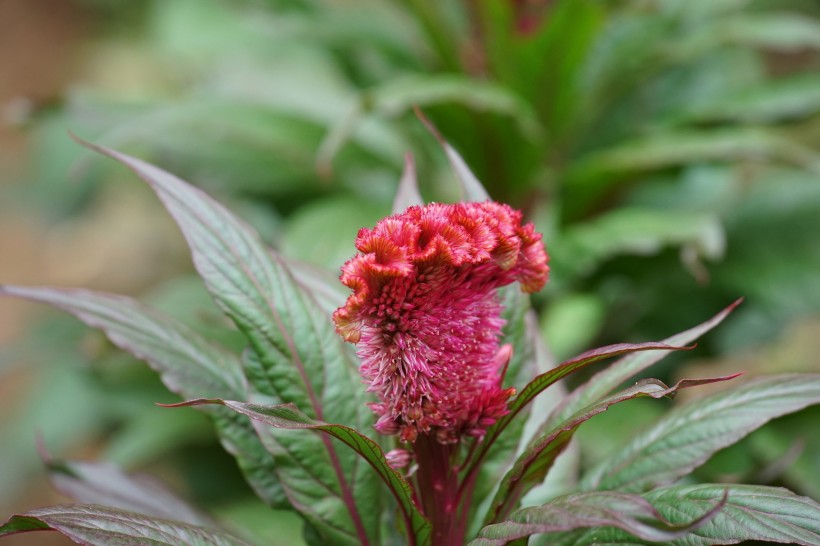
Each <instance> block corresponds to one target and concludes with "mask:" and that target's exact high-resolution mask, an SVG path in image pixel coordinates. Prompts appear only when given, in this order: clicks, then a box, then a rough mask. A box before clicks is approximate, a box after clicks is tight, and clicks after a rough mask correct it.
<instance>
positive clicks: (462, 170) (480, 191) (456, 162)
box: [415, 108, 490, 203]
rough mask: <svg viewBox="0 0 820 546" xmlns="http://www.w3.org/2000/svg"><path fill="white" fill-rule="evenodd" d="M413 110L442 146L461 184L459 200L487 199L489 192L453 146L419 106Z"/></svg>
mask: <svg viewBox="0 0 820 546" xmlns="http://www.w3.org/2000/svg"><path fill="white" fill-rule="evenodd" d="M415 111H416V116H418V118H419V119H420V120H421V122H422V123H423V124H424V126H425V127H427V129H428V130H429V131H430V132H431V133H433V136H435V137H436V139H437V140H438V141H439V144H441V147H442V148H444V154H445V155H446V156H447V161H449V162H450V167H452V169H453V173H455V175H456V180H457V181H458V183H459V185H460V186H461V200H462V201H464V202H468V203H469V202H481V201H489V199H490V194H488V193H487V190H486V189H484V186H483V185H482V184H481V182H479V181H478V178H476V175H474V174H473V171H471V170H470V167H468V166H467V163H466V162H465V161H464V159H463V158H462V157H461V155H460V154H459V153H458V152H457V151H456V150H455V148H453V147H452V146H450V144H449V143H448V142H447V140H445V138H444V137H443V136H442V134H441V133H440V132H439V130H438V129H437V128H436V126H435V125H433V123H432V122H431V121H430V120H429V119H427V116H425V115H424V114H423V113H422V111H421V110H420V109H419V108H416V109H415Z"/></svg>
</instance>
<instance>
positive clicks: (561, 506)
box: [470, 492, 726, 546]
mask: <svg viewBox="0 0 820 546" xmlns="http://www.w3.org/2000/svg"><path fill="white" fill-rule="evenodd" d="M725 502H726V498H725V497H724V498H723V499H718V500H717V502H712V503H711V506H708V507H706V509H704V510H701V512H700V513H699V514H697V515H696V516H693V517H691V518H689V519H688V521H686V522H685V523H683V524H675V523H673V522H671V521H669V520H667V519H665V518H664V517H663V515H661V513H660V512H659V511H658V510H656V509H655V507H654V506H652V504H651V503H650V502H648V501H647V500H646V499H644V498H643V497H640V496H638V495H628V494H625V493H611V492H596V493H576V494H574V495H567V496H565V497H560V498H557V499H555V500H553V501H552V502H549V503H547V504H545V505H543V506H532V507H529V508H522V509H520V510H516V511H515V512H513V513H512V514H510V517H509V518H508V519H507V520H506V521H504V522H502V523H496V524H494V525H488V526H487V527H484V528H483V529H482V530H481V532H480V533H479V538H477V539H476V540H474V541H472V542H470V546H503V545H504V544H507V543H509V542H512V541H514V540H518V539H524V538H527V537H529V536H530V535H534V534H536V533H551V532H559V531H569V530H572V529H578V528H590V527H592V528H599V527H615V528H618V529H622V530H624V531H626V532H627V533H629V534H631V535H633V536H635V537H639V538H641V539H643V540H647V541H650V542H669V541H671V540H674V539H677V538H681V537H684V536H686V535H687V534H688V533H689V532H690V531H692V530H694V529H697V528H698V527H700V526H701V525H703V524H704V523H706V522H708V521H709V520H710V519H712V518H713V517H715V514H717V513H718V512H719V511H720V509H721V508H722V507H723V505H724V503H725Z"/></svg>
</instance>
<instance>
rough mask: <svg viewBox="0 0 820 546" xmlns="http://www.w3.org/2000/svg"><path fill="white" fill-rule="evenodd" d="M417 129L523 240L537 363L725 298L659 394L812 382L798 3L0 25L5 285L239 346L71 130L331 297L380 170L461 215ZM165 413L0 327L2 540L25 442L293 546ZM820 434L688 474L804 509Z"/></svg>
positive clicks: (323, 9) (197, 431)
mask: <svg viewBox="0 0 820 546" xmlns="http://www.w3.org/2000/svg"><path fill="white" fill-rule="evenodd" d="M414 105H418V106H420V107H421V108H422V109H423V110H424V112H425V113H426V114H427V115H428V116H429V117H430V118H431V119H432V120H433V121H434V123H435V124H436V125H437V126H438V127H439V129H440V130H441V132H442V133H443V134H444V136H445V137H446V138H447V139H448V140H449V141H450V142H451V143H452V144H453V146H455V148H456V149H458V150H459V151H460V152H461V153H462V155H463V156H464V158H465V160H466V161H467V163H468V164H469V165H470V167H471V168H472V169H473V170H474V171H475V173H476V174H477V176H478V178H479V179H480V180H482V181H483V182H484V184H485V185H486V187H487V188H488V190H489V192H490V194H491V196H492V197H493V198H494V199H496V200H499V201H505V202H508V203H510V204H512V205H513V206H515V207H518V208H521V209H523V210H524V211H525V212H526V214H527V216H528V217H529V218H530V219H531V220H532V221H534V222H535V223H536V225H537V226H538V228H539V229H540V230H541V231H542V232H543V233H544V234H545V241H546V242H547V246H548V250H549V253H550V255H551V257H552V262H551V266H552V278H551V281H550V283H549V285H548V287H547V288H546V289H545V290H544V291H543V292H542V293H540V294H538V295H536V296H535V299H534V303H535V306H536V309H537V310H538V313H539V318H540V329H541V332H542V334H543V336H544V339H545V340H546V342H547V344H548V346H549V348H550V350H551V352H552V354H553V355H554V356H555V358H556V359H563V358H567V357H570V356H572V355H573V354H575V353H577V352H580V351H582V350H584V349H586V348H589V347H591V346H593V345H601V344H606V343H613V342H619V341H646V340H654V339H661V338H664V337H667V336H668V335H671V334H673V333H675V332H678V331H680V330H683V329H686V328H688V327H690V326H693V325H695V324H697V323H699V322H702V321H704V320H706V319H707V318H708V317H710V316H712V315H713V314H715V313H716V312H717V311H719V310H720V309H722V308H723V307H725V306H726V305H728V304H729V303H731V302H732V301H734V300H735V299H736V298H738V297H741V296H743V297H745V298H746V301H745V303H744V304H743V305H742V306H741V307H740V308H739V309H738V310H737V311H735V313H734V314H733V315H732V316H731V317H730V318H729V319H728V320H727V321H726V322H725V323H724V324H723V325H721V326H720V327H719V328H718V329H717V330H716V331H714V332H712V333H710V334H709V335H708V336H706V338H705V339H704V340H703V341H702V342H701V344H700V346H699V347H698V349H697V350H696V351H694V352H690V353H688V354H686V355H683V356H679V355H676V356H675V357H670V358H668V359H667V360H665V361H664V362H663V363H662V364H661V365H659V366H658V367H656V368H655V369H653V371H652V375H653V376H656V377H661V378H664V379H667V380H673V379H676V378H681V377H698V376H715V375H721V374H724V373H730V372H734V371H739V370H746V371H747V372H748V373H749V375H757V374H765V373H780V372H787V371H810V370H813V371H819V370H820V357H819V356H818V355H820V3H818V2H817V1H816V0H757V1H754V0H688V1H687V2H680V1H677V0H620V1H615V0H610V1H607V0H486V1H482V2H475V1H471V0H463V1H453V2H436V3H434V2H428V1H427V0H393V1H385V0H281V1H277V0H256V1H253V0H232V1H229V0H164V1H159V0H155V1H149V0H140V1H133V0H131V1H125V0H0V283H19V284H55V285H61V286H80V287H88V288H94V289H98V290H107V291H112V292H119V293H126V294H130V295H134V296H137V297H139V298H140V299H141V300H143V301H146V302H149V303H152V304H154V305H156V306H157V307H159V308H161V309H162V310H164V311H166V312H168V313H170V314H172V315H174V316H176V317H177V318H179V319H181V320H183V321H185V322H187V323H188V324H189V325H191V326H192V327H194V328H196V329H197V330H199V331H201V332H203V333H205V334H206V335H208V336H209V337H211V338H215V339H218V340H219V341H221V342H222V343H224V344H225V345H226V346H228V347H230V348H233V349H237V350H239V349H241V340H239V339H238V336H236V335H235V333H233V332H231V331H230V330H228V329H227V328H226V327H225V324H224V321H223V319H222V318H221V316H220V314H219V313H218V311H217V310H216V309H215V308H214V307H213V306H212V304H211V303H210V301H209V299H208V297H207V294H206V293H205V292H204V290H203V288H202V287H201V285H200V284H199V282H198V281H197V279H196V277H195V276H194V274H193V271H192V266H191V263H190V259H189V257H188V254H187V250H186V247H185V245H184V242H183V240H182V238H181V236H180V235H179V233H178V232H177V230H176V228H175V227H174V226H173V224H172V223H171V221H170V220H169V219H168V217H167V216H166V214H165V213H164V212H163V210H162V208H161V206H160V205H159V203H158V201H157V200H156V199H155V198H154V197H153V195H152V194H151V193H150V192H149V191H148V190H147V189H146V188H145V187H143V185H142V184H141V183H139V182H138V181H137V180H136V178H135V177H134V176H132V175H131V174H129V173H128V172H126V171H125V169H123V168H121V167H118V166H116V165H114V164H113V162H110V161H107V160H101V159H99V158H97V157H93V156H92V155H91V154H90V153H88V152H86V151H84V150H83V149H82V148H81V147H80V146H78V145H77V144H75V143H73V142H72V141H71V140H70V138H69V137H68V131H69V130H71V131H73V132H75V133H77V134H79V135H81V136H83V137H84V138H86V139H89V140H92V141H94V142H99V143H102V144H105V145H108V146H111V147H115V148H117V149H120V150H122V151H125V152H127V153H130V154H132V155H137V156H139V157H141V158H143V159H146V160H148V161H150V162H153V163H155V164H157V165H159V166H161V167H163V168H165V169H166V170H169V171H171V172H174V173H175V174H177V175H179V176H181V177H183V178H185V179H186V180H189V181H191V182H193V183H194V184H196V185H199V186H201V187H203V188H205V189H207V191H209V192H210V193H212V194H213V195H215V196H216V197H217V198H218V199H220V200H221V201H223V202H224V203H226V204H228V206H229V207H230V208H231V209H232V210H234V211H235V212H237V213H238V214H239V215H240V216H242V217H244V218H245V219H247V220H248V221H249V222H250V223H251V224H252V225H254V226H255V227H256V228H257V229H258V230H259V231H260V232H261V233H262V234H263V236H264V237H265V238H266V240H267V241H269V242H270V243H271V244H272V245H273V246H274V247H276V248H278V249H279V250H281V251H282V252H283V253H285V254H287V255H288V256H290V257H293V258H296V259H299V260H302V261H306V262H311V263H314V264H317V265H320V266H323V267H326V268H328V269H330V270H333V271H336V270H337V269H338V267H339V265H341V263H342V262H343V261H344V260H345V259H346V258H348V257H350V256H351V255H352V254H353V245H352V243H353V240H354V238H355V234H356V231H357V230H358V228H360V227H363V226H370V225H372V224H374V223H375V221H376V220H377V219H379V218H380V217H382V216H385V215H387V214H388V213H389V212H390V206H391V201H392V197H393V194H394V192H395V189H396V184H397V181H398V177H399V174H400V171H401V166H402V162H403V156H404V153H405V152H407V151H412V152H413V153H414V154H415V156H416V160H417V164H418V169H419V172H420V176H419V178H420V183H421V186H422V188H421V189H422V193H423V195H424V197H425V198H426V199H427V200H439V201H452V200H455V199H457V197H458V194H457V193H456V189H455V185H454V183H453V179H452V174H451V173H450V171H449V168H448V166H447V164H446V161H445V159H444V157H443V154H442V152H441V149H440V148H439V147H438V145H437V143H436V142H435V139H433V138H432V137H431V136H430V134H429V133H428V132H426V130H425V129H424V128H423V126H422V125H421V123H420V122H419V121H418V119H417V118H416V116H415V115H414V114H413V111H412V109H413V106H414ZM340 303H341V302H340ZM579 380H580V378H579ZM688 394H690V393H688ZM171 401H175V399H174V397H173V395H171V394H169V393H167V392H166V391H165V389H164V388H163V387H162V385H161V384H160V382H159V380H158V379H157V378H156V376H155V375H154V374H153V373H152V372H150V370H148V369H147V367H146V366H144V365H142V364H141V363H139V362H136V361H134V360H133V359H132V358H130V357H128V356H127V355H124V354H122V353H120V352H118V351H116V350H115V349H113V348H112V347H111V346H110V345H109V344H108V343H107V342H106V341H105V340H104V338H103V337H102V336H101V335H99V334H97V333H95V332H92V331H89V330H88V329H86V328H84V327H83V326H81V325H80V324H79V323H78V322H77V321H75V320H73V319H72V318H70V317H68V316H65V315H61V314H58V313H56V312H51V311H49V310H47V309H45V308H43V307H41V306H37V305H34V304H28V303H23V302H19V301H13V300H10V299H3V300H2V301H0V518H3V519H5V517H6V515H8V514H10V513H12V512H21V511H25V510H27V509H30V508H34V507H37V506H42V505H45V504H49V503H54V502H59V501H60V500H62V497H60V496H59V495H57V494H56V493H53V492H51V490H50V489H49V487H48V485H47V483H46V478H45V472H44V470H43V468H42V463H41V461H40V459H39V457H38V456H37V452H36V449H35V438H36V435H37V434H39V435H41V436H42V438H43V441H44V443H45V445H46V446H47V447H48V449H49V450H50V451H51V452H52V453H53V454H55V455H57V456H59V457H63V458H84V459H100V460H107V461H113V462H116V463H118V464H121V465H123V466H124V467H126V468H128V469H131V470H144V471H148V472H151V473H153V474H157V475H159V476H161V477H162V478H163V479H165V480H166V481H168V482H169V483H170V484H171V486H172V487H173V488H174V489H175V490H177V491H179V492H180V493H181V494H182V495H183V496H185V497H186V498H188V499H191V500H192V501H194V502H196V503H197V504H199V505H200V506H203V507H205V508H206V509H208V510H209V511H211V512H212V513H214V514H215V515H216V516H217V517H218V518H219V519H220V520H222V521H224V522H226V523H227V524H228V525H233V526H237V527H252V531H250V532H249V533H246V534H247V535H248V537H249V538H251V539H252V540H257V541H259V542H263V543H267V544H279V543H281V544H288V545H291V544H298V540H299V539H298V537H299V534H300V526H299V522H298V520H297V519H296V518H295V517H293V516H292V515H291V514H288V513H282V512H279V513H272V512H271V511H270V510H269V509H268V508H267V507H266V506H264V505H263V504H262V503H261V501H258V500H256V499H255V498H254V497H253V495H252V493H251V492H250V490H249V488H248V487H247V486H246V485H245V484H244V482H243V481H242V479H241V476H240V474H239V472H238V470H237V469H236V467H235V465H234V463H233V461H232V460H231V459H230V457H228V456H227V455H225V454H224V453H223V452H222V450H221V448H220V447H219V446H218V444H217V443H216V440H215V439H214V435H213V433H212V431H211V429H210V424H209V422H208V420H207V419H206V418H205V417H204V416H203V415H201V414H199V413H197V412H195V411H169V410H163V409H160V408H157V407H156V406H155V405H154V403H155V402H171ZM642 402H644V401H643V400H636V401H634V402H632V403H631V404H625V405H623V406H619V407H617V408H616V409H613V410H611V411H609V412H607V413H605V414H602V415H601V416H599V417H596V419H594V420H592V421H591V422H590V423H588V424H587V425H585V428H582V429H581V433H580V434H579V437H580V438H579V439H580V442H581V446H582V453H583V458H582V463H583V464H585V465H588V464H594V463H595V462H597V461H598V460H600V459H601V458H603V457H605V456H606V454H607V453H608V452H610V451H611V450H613V449H616V448H617V447H618V446H619V445H620V444H621V443H623V442H625V440H626V438H628V436H629V434H630V433H631V431H635V430H638V429H639V428H640V427H641V426H643V425H646V424H647V423H649V422H651V421H652V420H653V419H654V418H655V417H657V416H658V415H660V414H661V413H662V412H663V411H664V408H665V407H668V404H666V403H665V402H657V401H652V402H647V403H642ZM819 418H820V412H819V411H818V408H814V409H809V410H806V411H803V412H801V413H798V414H795V415H792V416H788V417H785V418H782V419H779V420H778V421H777V422H775V423H772V424H770V425H769V426H766V427H764V428H763V429H761V430H760V431H758V432H756V433H754V434H752V435H751V436H749V437H748V438H747V439H746V440H744V441H743V442H741V443H740V444H739V445H737V446H735V447H732V448H729V449H727V450H724V451H723V452H721V453H719V454H718V455H717V456H716V457H715V458H714V459H713V460H712V461H710V463H709V464H707V465H705V466H704V467H702V468H700V469H698V470H697V472H696V475H695V479H697V480H699V481H729V482H731V481H746V482H752V483H768V484H781V485H785V486H787V487H789V488H791V489H793V490H795V491H797V492H799V493H801V494H804V495H809V496H813V497H814V498H820V434H818V433H817V432H818V428H817V423H818V419H819ZM812 432H813V433H812ZM49 541H51V542H49ZM6 542H7V543H8V544H64V543H67V542H66V541H64V540H62V539H58V538H54V537H46V536H37V535H31V536H26V535H22V536H20V537H15V538H13V539H9V540H6Z"/></svg>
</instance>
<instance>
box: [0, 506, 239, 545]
mask: <svg viewBox="0 0 820 546" xmlns="http://www.w3.org/2000/svg"><path fill="white" fill-rule="evenodd" d="M30 531H57V532H58V533H60V534H61V535H63V536H65V537H66V538H68V539H70V540H72V541H74V542H76V543H77V544H83V545H85V546H111V545H114V544H116V545H117V546H179V545H180V544H185V545H186V546H251V545H250V544H249V543H247V542H245V541H244V540H241V539H239V538H236V537H234V536H231V535H230V534H228V533H226V532H225V531H222V530H220V529H214V528H210V527H200V526H196V525H191V524H189V523H183V522H179V521H174V520H170V519H164V518H154V517H148V516H144V515H142V514H137V513H134V512H127V511H124V510H118V509H116V508H106V507H103V506H97V505H94V504H72V505H65V506H52V507H50V508H39V509H37V510H32V511H30V512H27V513H25V514H19V515H15V516H12V517H11V518H10V519H9V520H8V521H7V522H6V523H4V524H3V525H0V537H3V536H8V535H13V534H17V533H27V532H30Z"/></svg>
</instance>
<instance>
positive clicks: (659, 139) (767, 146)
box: [567, 128, 820, 216]
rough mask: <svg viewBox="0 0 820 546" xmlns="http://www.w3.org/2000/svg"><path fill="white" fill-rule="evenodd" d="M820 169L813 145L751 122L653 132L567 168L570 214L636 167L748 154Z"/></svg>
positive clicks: (642, 169) (724, 159)
mask: <svg viewBox="0 0 820 546" xmlns="http://www.w3.org/2000/svg"><path fill="white" fill-rule="evenodd" d="M749 159H753V160H756V161H769V162H782V163H787V164H794V165H797V166H800V167H803V168H806V169H809V170H812V171H816V170H818V169H820V156H818V154H817V153H816V151H814V150H812V149H811V148H808V147H806V146H803V145H802V144H799V143H798V142H796V141H794V140H791V139H789V138H786V137H783V136H780V135H777V134H775V133H772V132H771V131H767V130H763V129H757V128H755V129H752V128H730V129H719V130H686V131H684V130H680V131H675V132H665V133H660V134H653V135H650V136H648V137H644V138H640V139H636V140H633V141H630V142H625V143H623V144H619V145H617V146H614V147H611V148H608V149H604V150H602V151H599V152H595V153H592V154H589V155H587V156H585V157H584V158H583V159H581V160H579V161H577V162H576V163H575V165H574V166H573V168H572V169H571V170H570V172H568V173H567V188H568V189H571V192H572V202H571V203H568V204H567V206H568V207H569V210H568V214H570V215H572V216H575V215H577V214H578V213H579V212H582V211H584V210H586V209H587V207H588V206H589V205H591V204H592V203H594V202H595V201H596V200H597V199H599V198H600V197H601V196H603V195H604V194H605V193H606V192H608V191H610V189H611V188H612V187H614V186H616V185H617V184H618V183H619V182H620V181H622V180H624V179H626V178H628V177H630V176H632V177H634V175H636V174H639V173H645V172H651V171H655V170H660V169H667V168H671V167H679V166H681V165H686V164H690V163H693V162H705V161H718V162H727V161H737V160H749Z"/></svg>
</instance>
